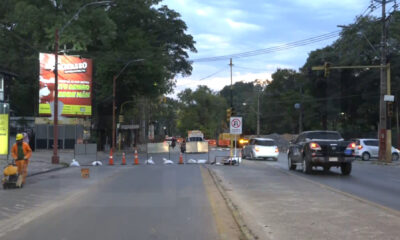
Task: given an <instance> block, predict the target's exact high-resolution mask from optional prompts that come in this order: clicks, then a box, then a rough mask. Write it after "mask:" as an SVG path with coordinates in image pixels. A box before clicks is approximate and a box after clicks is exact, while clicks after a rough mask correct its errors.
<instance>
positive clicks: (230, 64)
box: [229, 58, 233, 108]
mask: <svg viewBox="0 0 400 240" xmlns="http://www.w3.org/2000/svg"><path fill="white" fill-rule="evenodd" d="M229 66H230V67H231V108H233V95H232V91H233V85H232V67H233V64H232V58H231V59H230V62H229Z"/></svg>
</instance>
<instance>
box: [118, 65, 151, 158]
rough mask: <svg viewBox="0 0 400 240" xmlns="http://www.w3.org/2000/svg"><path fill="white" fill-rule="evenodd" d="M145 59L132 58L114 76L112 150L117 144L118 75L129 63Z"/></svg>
mask: <svg viewBox="0 0 400 240" xmlns="http://www.w3.org/2000/svg"><path fill="white" fill-rule="evenodd" d="M141 61H144V59H134V60H130V61H128V62H127V63H126V64H125V66H124V67H123V68H122V69H121V71H120V72H119V73H118V74H117V75H114V77H113V116H112V118H113V119H112V151H113V152H115V145H116V141H115V139H116V119H115V115H116V113H115V110H116V108H117V107H116V101H115V97H116V94H115V92H116V87H117V79H118V77H119V76H120V75H121V74H122V72H123V71H124V70H125V69H126V68H127V67H128V65H129V64H131V63H133V62H141Z"/></svg>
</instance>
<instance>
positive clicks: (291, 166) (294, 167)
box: [288, 155, 296, 170]
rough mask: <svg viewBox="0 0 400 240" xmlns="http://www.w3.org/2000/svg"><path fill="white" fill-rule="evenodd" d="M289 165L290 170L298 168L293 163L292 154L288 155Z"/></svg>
mask: <svg viewBox="0 0 400 240" xmlns="http://www.w3.org/2000/svg"><path fill="white" fill-rule="evenodd" d="M288 167H289V170H296V165H294V164H293V162H292V157H291V156H290V155H288Z"/></svg>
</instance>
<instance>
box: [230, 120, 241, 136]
mask: <svg viewBox="0 0 400 240" xmlns="http://www.w3.org/2000/svg"><path fill="white" fill-rule="evenodd" d="M242 125H243V122H242V117H231V121H230V124H229V126H230V133H231V134H242Z"/></svg>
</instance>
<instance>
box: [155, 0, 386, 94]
mask: <svg viewBox="0 0 400 240" xmlns="http://www.w3.org/2000/svg"><path fill="white" fill-rule="evenodd" d="M161 4H162V5H167V6H168V7H169V8H171V9H174V10H175V11H177V12H178V13H180V14H181V18H182V20H183V21H185V23H186V25H187V27H188V29H187V33H188V34H190V35H192V36H193V38H194V40H195V41H196V44H195V47H196V49H197V53H189V58H190V59H200V58H208V57H215V56H221V55H230V54H235V53H241V52H246V51H252V50H258V49H264V48H268V47H274V46H279V45H282V44H286V43H290V42H295V41H298V40H303V39H307V38H310V37H315V36H319V35H322V34H326V33H330V32H333V31H337V30H340V28H339V27H337V25H347V24H351V23H353V22H354V21H355V18H356V16H359V15H361V14H362V13H363V12H364V11H365V10H366V9H367V7H368V6H370V5H371V1H370V0H246V1H244V0H164V1H163V2H162V3H161ZM379 12H380V8H378V9H376V10H375V11H374V12H373V13H371V14H372V15H378V14H379ZM335 39H337V37H336V38H331V39H328V40H324V41H321V42H317V43H313V44H310V45H306V46H302V47H297V48H292V49H289V50H284V51H277V52H273V53H268V54H263V55H258V56H253V57H247V58H234V59H233V83H235V82H238V81H244V82H252V81H254V80H255V79H262V80H265V79H271V74H272V73H274V72H275V71H276V70H277V69H278V68H290V69H295V70H298V69H299V68H301V67H302V66H303V65H304V63H305V62H306V60H307V57H308V54H309V53H310V52H311V51H313V50H316V49H319V48H323V47H325V46H327V45H329V44H331V43H333V42H334V40H335ZM213 74H215V75H213ZM210 75H212V76H210ZM198 85H207V86H208V87H209V88H211V89H212V90H215V91H219V90H221V89H222V88H223V87H224V86H226V85H230V69H229V59H226V60H223V61H215V62H194V63H193V71H192V74H191V75H190V76H186V77H182V76H178V77H177V78H176V87H175V91H174V93H173V94H171V95H170V96H171V97H176V95H177V94H178V93H179V92H180V91H182V90H184V89H186V88H191V89H193V90H194V89H196V88H197V86H198Z"/></svg>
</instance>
